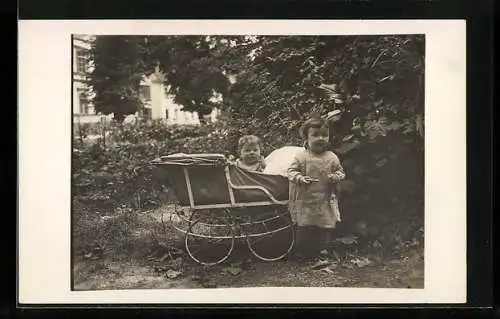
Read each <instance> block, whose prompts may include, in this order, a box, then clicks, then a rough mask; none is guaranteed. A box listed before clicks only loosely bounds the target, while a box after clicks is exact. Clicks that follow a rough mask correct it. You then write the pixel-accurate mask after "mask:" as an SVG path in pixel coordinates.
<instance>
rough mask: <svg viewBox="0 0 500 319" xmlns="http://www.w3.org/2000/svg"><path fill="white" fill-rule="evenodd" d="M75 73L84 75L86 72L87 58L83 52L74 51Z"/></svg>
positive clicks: (79, 50) (80, 50)
mask: <svg viewBox="0 0 500 319" xmlns="http://www.w3.org/2000/svg"><path fill="white" fill-rule="evenodd" d="M75 59H76V72H78V73H85V72H86V70H87V56H86V52H85V50H82V49H76V57H75Z"/></svg>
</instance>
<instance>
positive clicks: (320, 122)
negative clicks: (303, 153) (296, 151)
mask: <svg viewBox="0 0 500 319" xmlns="http://www.w3.org/2000/svg"><path fill="white" fill-rule="evenodd" d="M322 127H325V128H327V129H328V128H329V125H328V122H327V121H326V120H325V119H323V118H321V117H319V116H311V117H310V118H309V119H307V120H306V121H305V122H304V124H302V127H301V128H300V136H301V137H302V139H303V140H304V141H306V140H307V135H308V134H309V130H310V129H311V128H322Z"/></svg>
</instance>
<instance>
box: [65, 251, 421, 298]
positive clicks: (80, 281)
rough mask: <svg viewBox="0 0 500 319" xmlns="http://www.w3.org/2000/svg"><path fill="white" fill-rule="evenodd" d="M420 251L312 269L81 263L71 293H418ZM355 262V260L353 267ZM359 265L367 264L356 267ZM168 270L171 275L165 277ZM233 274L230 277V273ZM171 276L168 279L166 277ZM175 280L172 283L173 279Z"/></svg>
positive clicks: (305, 265)
mask: <svg viewBox="0 0 500 319" xmlns="http://www.w3.org/2000/svg"><path fill="white" fill-rule="evenodd" d="M422 254H423V251H421V250H412V251H408V252H406V253H405V254H403V255H401V256H399V257H394V258H393V259H390V260H385V261H379V262H377V261H374V260H370V259H363V258H362V259H359V258H357V259H356V258H354V259H353V260H351V262H349V261H346V262H343V263H339V262H333V263H332V264H330V265H329V266H328V268H327V269H324V268H323V269H317V270H313V269H311V264H310V263H305V262H295V261H280V262H269V263H266V262H258V261H252V262H249V263H244V264H241V262H239V263H238V264H237V265H235V264H233V265H232V266H231V264H226V265H219V266H215V267H210V268H202V267H200V266H198V265H194V264H192V262H190V261H189V260H188V261H183V265H182V266H180V267H179V268H177V270H180V271H179V272H178V273H177V272H175V270H173V269H175V267H173V266H172V265H171V264H168V263H165V262H159V261H137V260H128V261H111V260H106V259H103V260H80V261H78V262H76V263H75V267H74V272H75V277H74V278H75V282H74V289H75V290H101V289H148V288H150V289H166V288H215V287H219V288H223V287H224V288H229V287H293V286H295V287H300V286H302V287H369V288H423V284H424V280H423V279H424V263H423V255H422ZM356 260H357V261H358V262H357V263H356ZM359 260H368V261H367V262H365V263H360V262H359ZM169 270H170V272H168V271H169ZM231 272H233V273H231ZM168 276H170V277H171V278H169V277H168ZM174 277H175V278H174Z"/></svg>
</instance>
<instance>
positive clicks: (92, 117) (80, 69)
mask: <svg viewBox="0 0 500 319" xmlns="http://www.w3.org/2000/svg"><path fill="white" fill-rule="evenodd" d="M93 41H95V36H88V35H74V36H73V118H74V122H75V123H95V122H98V121H101V120H103V118H106V119H108V120H109V119H111V118H112V116H113V115H112V114H111V115H108V116H103V115H101V114H96V112H95V108H94V106H93V104H92V102H91V101H92V98H91V96H92V94H93V93H92V89H91V86H90V84H89V81H88V79H87V77H88V74H89V73H90V72H92V65H91V64H92V63H91V61H90V60H89V55H90V54H89V52H90V49H91V46H92V42H93ZM140 95H141V100H142V102H143V104H144V113H145V114H142V115H143V116H145V117H146V119H150V120H162V121H165V123H166V124H171V125H173V124H177V125H187V124H190V125H197V124H200V120H199V117H198V114H197V113H196V112H186V111H183V110H182V108H183V106H182V105H178V104H176V103H175V102H174V99H173V96H170V95H169V94H167V92H166V89H165V78H164V75H163V73H162V72H160V70H159V69H158V68H156V69H155V71H154V72H153V73H152V74H150V75H145V76H144V77H143V80H142V82H141V87H140ZM218 115H219V110H217V109H214V110H213V111H212V113H211V114H210V115H209V116H208V118H207V120H209V121H212V122H215V121H216V120H217V116H218ZM138 117H139V113H136V114H134V115H132V116H129V117H128V118H129V119H130V118H135V119H137V118H138Z"/></svg>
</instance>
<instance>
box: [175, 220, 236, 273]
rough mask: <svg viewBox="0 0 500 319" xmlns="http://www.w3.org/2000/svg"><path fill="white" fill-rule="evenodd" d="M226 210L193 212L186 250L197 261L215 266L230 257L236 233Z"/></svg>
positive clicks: (186, 237) (186, 239)
mask: <svg viewBox="0 0 500 319" xmlns="http://www.w3.org/2000/svg"><path fill="white" fill-rule="evenodd" d="M231 225H232V223H231V217H230V216H229V214H228V213H227V212H226V211H225V210H216V211H210V212H196V213H193V215H192V216H191V219H190V223H189V227H188V229H187V232H186V236H185V246H186V251H187V253H188V254H189V256H190V257H191V258H192V259H193V260H194V261H195V262H197V263H199V264H202V265H206V266H214V265H217V264H220V263H222V262H224V261H225V260H226V259H228V258H229V256H230V255H231V253H232V252H233V249H234V244H235V234H234V232H233V228H232V226H231Z"/></svg>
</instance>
